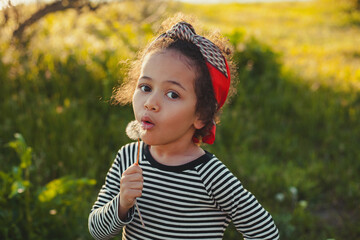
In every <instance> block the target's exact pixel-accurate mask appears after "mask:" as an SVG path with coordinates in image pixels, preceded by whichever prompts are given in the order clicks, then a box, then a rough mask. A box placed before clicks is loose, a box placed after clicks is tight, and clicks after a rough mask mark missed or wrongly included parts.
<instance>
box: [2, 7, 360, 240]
mask: <svg viewBox="0 0 360 240" xmlns="http://www.w3.org/2000/svg"><path fill="white" fill-rule="evenodd" d="M133 4H134V3H133ZM311 4H312V5H311ZM189 6H190V7H191V6H193V5H187V4H184V5H182V4H176V3H174V4H173V5H171V4H169V5H167V7H168V9H167V12H168V15H171V13H173V12H175V11H178V10H179V9H183V10H184V11H189V10H188V9H189ZM259 6H262V7H260V8H259ZM274 6H277V7H278V8H276V7H275V8H274ZM135 7H137V8H138V7H139V6H134V5H132V3H122V4H110V5H108V6H105V7H102V8H100V9H99V10H98V11H97V12H85V13H82V14H80V15H79V14H78V13H77V12H76V11H73V10H68V11H66V12H61V13H56V14H51V15H49V16H47V17H46V18H44V19H42V20H41V21H40V22H38V23H37V24H35V25H34V26H32V27H31V28H30V29H28V30H27V32H26V36H27V37H28V40H27V42H26V46H25V47H21V46H19V45H14V44H11V43H10V41H9V39H10V33H11V30H12V29H14V23H11V22H10V23H9V24H8V25H7V26H6V27H4V28H2V29H1V30H0V31H1V34H0V76H1V77H0V86H1V87H0V112H1V114H0V145H1V148H0V162H1V170H0V238H1V239H14V240H16V239H90V235H89V234H88V231H87V216H88V213H89V211H90V208H91V206H92V204H93V202H94V201H95V198H96V194H97V193H98V190H99V188H100V187H101V185H102V184H103V182H104V177H105V174H106V172H107V170H108V169H109V167H110V165H111V163H112V161H113V158H114V157H115V154H116V152H117V150H118V148H120V147H121V146H122V145H123V144H125V143H127V142H129V139H128V138H127V137H126V134H124V132H125V127H126V125H127V123H128V122H129V121H130V120H132V119H133V114H132V109H131V107H130V106H125V107H119V106H112V105H111V104H110V103H109V101H110V97H111V94H112V88H113V87H115V86H116V85H117V84H118V83H119V82H120V83H121V81H122V79H123V78H124V77H125V72H126V69H127V68H128V67H129V62H127V61H126V59H133V58H134V57H136V51H137V50H139V49H140V48H141V47H142V46H143V45H144V44H145V43H146V42H148V41H149V40H150V39H152V38H153V36H154V31H155V30H156V29H157V27H158V26H159V23H160V22H161V20H162V19H163V18H164V17H165V15H164V16H163V15H159V16H157V15H154V16H153V18H152V20H151V22H149V18H148V16H147V17H146V19H144V17H143V16H141V14H140V12H141V11H139V12H135V13H134V12H132V11H128V9H132V8H135ZM221 7H222V8H224V9H227V10H226V11H225V10H224V11H221ZM210 8H214V7H209V6H205V5H201V6H197V7H196V8H194V7H192V8H191V9H192V11H193V12H194V13H195V14H196V15H197V16H199V18H200V20H202V21H204V22H205V23H206V24H208V25H205V26H207V27H208V28H211V26H212V25H216V26H220V27H223V30H224V33H225V34H226V35H227V37H228V38H229V40H230V42H231V44H232V45H233V47H234V50H235V54H234V59H233V60H234V63H235V65H236V72H237V76H236V78H237V79H238V80H239V84H238V86H237V95H236V96H235V97H234V98H233V99H232V101H231V102H230V104H228V105H227V106H226V107H225V108H224V110H223V114H222V116H221V123H220V125H219V127H218V130H217V131H218V132H217V139H216V143H215V144H214V145H212V146H206V149H207V150H209V151H212V152H213V153H215V154H216V155H217V156H218V157H219V158H220V159H221V160H222V161H223V162H224V163H225V164H226V165H227V166H228V167H229V168H230V169H231V171H232V172H233V173H234V174H235V175H236V176H238V177H239V179H240V180H241V181H242V183H243V184H244V186H245V187H246V188H247V189H248V190H249V191H251V192H253V193H254V194H255V196H256V197H257V198H258V200H259V201H260V202H261V203H262V204H263V205H264V207H265V208H266V209H267V210H269V212H270V213H271V214H272V215H273V217H274V219H275V222H276V223H277V225H278V227H279V230H280V232H281V239H307V240H308V239H310V240H311V239H314V240H318V239H331V238H332V239H356V238H358V237H359V236H360V227H359V226H358V224H357V223H358V222H359V221H360V219H359V216H360V207H359V204H358V199H359V197H360V190H359V189H360V179H359V178H360V177H359V174H358V173H359V171H360V161H359V159H360V150H359V147H358V146H359V140H360V125H359V117H360V92H359V90H358V88H355V87H354V86H357V85H358V84H359V82H360V74H359V71H357V70H358V69H356V66H359V65H357V64H358V63H359V57H358V52H356V51H355V50H354V51H353V50H352V48H351V47H352V46H353V45H356V41H358V40H357V39H360V38H357V37H354V36H359V35H356V34H358V33H359V30H358V29H357V28H356V25H355V26H354V24H353V22H354V21H353V20H354V19H355V18H354V17H353V16H355V15H354V13H353V12H351V17H344V12H343V11H342V9H341V8H339V9H337V10H336V11H338V12H341V13H339V14H338V15H337V13H338V12H335V10H334V9H333V8H331V7H330V6H329V8H326V4H323V2H320V3H296V4H295V7H290V6H289V5H286V4H281V3H278V4H277V5H274V4H271V5H266V4H263V5H256V4H255V5H252V4H249V5H233V7H232V8H231V9H233V10H232V11H234V12H230V11H229V10H228V9H229V6H228V5H217V6H215V8H216V9H217V14H216V16H215V15H214V16H212V14H213V10H211V9H210ZM270 8H271V9H272V10H273V9H280V10H278V11H282V12H285V11H284V9H288V11H286V12H287V14H292V15H289V16H288V18H289V19H292V17H293V16H297V15H295V12H296V13H297V14H303V15H301V16H306V17H305V18H303V19H302V20H299V22H301V23H304V26H303V28H296V29H295V30H296V31H298V30H299V29H300V30H301V31H305V30H306V29H312V27H313V26H320V25H321V27H324V29H325V27H326V26H327V25H326V24H329V28H331V29H333V30H334V29H337V31H338V32H334V34H335V35H336V36H338V35H337V34H340V33H341V34H342V39H343V40H344V41H343V42H341V41H339V38H337V39H336V40H334V39H332V38H331V37H330V36H329V35H326V34H327V31H325V30H324V31H323V32H321V34H322V35H320V37H321V38H322V39H326V38H327V37H328V39H329V41H330V40H331V42H332V44H335V46H336V47H335V48H329V49H327V48H326V47H324V48H322V49H321V53H320V51H317V50H318V49H319V48H320V47H319V46H320V45H319V44H320V43H319V42H318V41H317V39H318V37H319V35H317V34H314V35H307V36H308V38H311V39H310V40H309V39H306V38H305V37H304V36H302V37H301V41H300V40H299V39H298V38H296V36H295V34H293V33H292V32H291V31H289V28H286V26H288V25H286V26H284V25H282V24H281V23H282V22H281V21H280V20H282V19H283V18H284V17H283V16H282V15H281V14H280V13H277V12H276V13H274V12H272V13H273V14H268V13H267V14H266V15H264V16H265V17H269V16H270V17H269V19H272V18H274V19H277V20H276V21H277V22H279V23H278V25H276V26H274V25H273V26H272V31H271V33H267V32H266V31H267V29H269V28H268V27H266V26H265V27H264V26H263V28H264V30H262V32H263V33H265V34H268V36H269V37H268V38H265V37H263V36H262V35H261V36H259V35H258V34H256V33H254V32H251V31H250V30H248V29H246V28H245V24H244V22H242V21H248V25H249V26H250V27H252V28H254V29H256V30H258V29H259V25H251V24H256V23H255V22H256V21H252V20H254V19H257V18H254V15H252V14H255V13H258V14H260V13H262V12H266V10H267V11H269V9H270ZM330 8H331V9H330ZM329 9H330V10H329ZM303 10H305V11H303ZM22 11H25V10H22ZM235 11H237V12H235ZM301 11H302V13H299V12H301ZM239 12H240V13H239ZM328 12H331V13H336V14H335V15H334V16H337V17H336V19H329V21H328V23H326V22H323V21H322V20H321V23H319V22H316V21H318V20H319V19H320V17H321V15H322V14H325V15H326V14H327V13H328ZM235 13H237V15H235ZM231 14H234V15H233V16H234V17H233V18H232V17H231V18H227V17H229V16H232V15H231ZM246 14H248V15H247V17H248V18H246V19H245V18H242V19H240V20H239V21H240V22H241V23H242V25H243V26H244V27H239V24H236V23H235V22H231V21H235V20H234V19H236V17H237V16H240V17H241V16H243V15H246ZM312 14H318V15H316V19H315V18H312V17H313V15H312ZM223 15H224V16H223ZM226 16H227V17H226ZM314 16H315V15H314ZM216 17H218V18H219V19H217V20H216V23H215V22H212V21H214V20H213V19H216ZM230 20H231V21H230ZM269 22H270V20H269ZM314 22H316V24H314ZM339 22H341V24H340V23H339ZM346 22H347V23H346ZM305 23H306V24H305ZM12 24H13V25H12ZM242 25H240V26H242ZM282 31H283V32H282ZM311 31H313V29H312V30H311ZM334 31H335V30H334ZM344 31H347V32H344ZM272 34H275V37H274V35H272ZM319 34H320V33H319ZM349 35H351V37H348V36H349ZM286 36H288V37H287V38H286ZM291 39H293V42H292V40H291ZM351 39H353V40H351ZM345 40H346V41H345ZM281 41H282V42H281ZM296 41H299V42H296ZM279 43H281V44H279ZM294 46H295V47H294ZM344 49H345V50H344ZM324 52H325V53H329V54H328V55H326V54H325V53H324ZM339 52H340V53H339ZM306 54H308V55H306ZM337 54H342V55H341V56H340V55H337ZM324 55H325V56H328V57H324ZM308 56H310V58H309V57H308ZM344 56H345V57H344ZM306 57H308V58H306ZM312 58H314V59H317V60H319V59H320V60H319V64H318V65H316V64H315V65H314V64H313V63H311V64H310V62H311V61H312V60H313V59H312ZM339 59H340V60H339ZM325 60H326V61H325ZM322 61H323V62H322ZM327 61H328V62H327ZM342 64H344V65H342ZM325 66H330V67H329V68H325ZM344 69H345V70H344ZM346 69H347V70H346ZM354 69H355V70H354ZM348 72H350V73H353V74H350V75H347V74H348ZM347 76H350V77H347ZM339 79H340V80H341V81H340V80H339ZM338 82H339V83H338ZM15 133H21V134H15ZM14 134H15V140H14ZM25 139H26V141H27V142H28V143H29V145H30V146H31V147H29V146H28V145H27V144H26V143H25ZM224 239H239V234H238V233H236V231H235V230H234V228H233V226H230V227H229V228H228V230H227V231H226V235H225V238H224Z"/></svg>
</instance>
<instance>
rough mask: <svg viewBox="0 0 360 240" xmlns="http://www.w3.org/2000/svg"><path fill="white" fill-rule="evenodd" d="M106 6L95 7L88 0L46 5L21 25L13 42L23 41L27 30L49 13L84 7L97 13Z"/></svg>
mask: <svg viewBox="0 0 360 240" xmlns="http://www.w3.org/2000/svg"><path fill="white" fill-rule="evenodd" d="M104 4H105V2H102V3H98V4H96V5H93V4H91V3H90V2H89V1H88V0H60V1H56V2H53V3H50V4H46V5H45V7H43V8H41V9H39V10H38V11H36V12H35V13H34V14H32V15H31V16H30V17H29V18H28V19H26V20H25V21H24V22H22V23H21V24H20V25H19V27H18V28H17V29H16V30H15V31H14V32H13V40H22V37H23V33H24V31H25V29H26V28H27V27H29V26H31V25H32V24H34V23H35V22H37V21H38V20H40V19H41V18H43V17H45V16H46V15H47V14H49V13H54V12H58V11H64V10H67V9H70V8H74V9H78V10H81V9H82V8H83V7H86V6H87V7H89V9H90V10H91V11H95V10H96V9H98V8H99V7H100V5H104Z"/></svg>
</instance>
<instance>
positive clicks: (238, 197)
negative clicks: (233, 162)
mask: <svg viewBox="0 0 360 240" xmlns="http://www.w3.org/2000/svg"><path fill="white" fill-rule="evenodd" d="M207 165H208V166H205V167H204V170H203V171H205V172H208V173H210V174H206V175H205V174H204V176H205V177H204V180H203V181H204V183H206V187H207V191H208V192H209V193H210V194H211V195H212V196H213V198H214V199H215V201H216V204H217V205H218V207H219V208H220V209H221V210H222V211H224V212H226V213H227V214H228V216H229V218H230V219H231V220H232V222H233V224H234V226H235V227H236V229H237V230H238V231H239V232H240V233H241V234H242V235H243V237H244V239H266V240H276V239H279V233H278V229H277V227H276V225H275V223H274V221H273V219H272V217H271V215H270V214H269V213H268V212H267V211H266V210H265V209H264V208H263V207H262V206H261V205H260V203H259V202H258V201H257V200H256V198H255V197H254V195H253V194H251V193H250V192H248V191H247V190H246V189H245V188H243V186H242V184H241V182H240V181H239V180H238V179H237V178H236V177H235V176H234V175H233V174H232V173H231V172H230V170H229V169H228V168H227V167H226V166H225V165H224V164H223V163H222V162H220V160H218V159H217V158H213V159H212V161H209V162H208V163H207Z"/></svg>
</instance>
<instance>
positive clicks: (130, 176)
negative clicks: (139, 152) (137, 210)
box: [119, 164, 144, 220]
mask: <svg viewBox="0 0 360 240" xmlns="http://www.w3.org/2000/svg"><path fill="white" fill-rule="evenodd" d="M143 182H144V179H143V175H142V170H141V168H140V167H139V165H136V164H134V165H131V166H130V167H129V168H128V169H126V170H125V172H123V174H122V176H121V180H120V206H119V217H120V219H121V220H125V219H126V217H127V212H128V210H129V209H130V208H131V207H132V206H134V204H135V200H136V198H137V197H141V194H142V189H143Z"/></svg>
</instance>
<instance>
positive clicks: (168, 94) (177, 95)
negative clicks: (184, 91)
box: [166, 91, 180, 99]
mask: <svg viewBox="0 0 360 240" xmlns="http://www.w3.org/2000/svg"><path fill="white" fill-rule="evenodd" d="M166 96H168V97H169V98H171V99H177V98H179V97H180V96H179V94H177V93H176V92H173V91H170V92H168V93H167V94H166Z"/></svg>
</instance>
